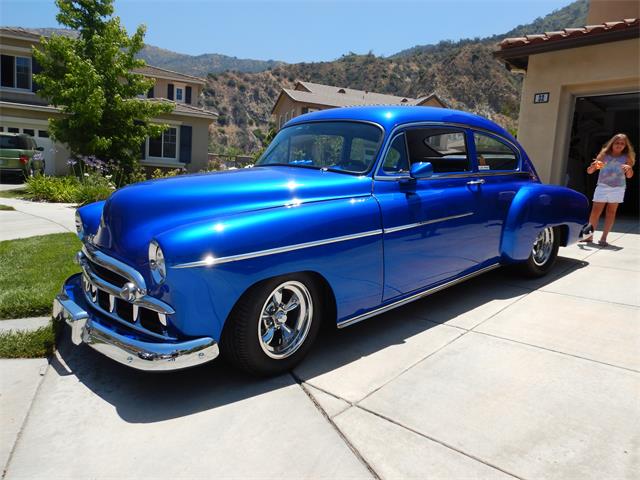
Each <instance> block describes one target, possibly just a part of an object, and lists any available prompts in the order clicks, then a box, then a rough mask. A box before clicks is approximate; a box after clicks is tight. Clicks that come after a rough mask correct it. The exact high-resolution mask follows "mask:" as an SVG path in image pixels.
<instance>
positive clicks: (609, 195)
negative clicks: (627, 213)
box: [593, 183, 625, 203]
mask: <svg viewBox="0 0 640 480" xmlns="http://www.w3.org/2000/svg"><path fill="white" fill-rule="evenodd" d="M624 189H625V187H610V186H609V185H603V184H601V183H600V184H598V186H597V187H596V191H595V192H593V201H594V202H602V203H622V202H623V201H624Z"/></svg>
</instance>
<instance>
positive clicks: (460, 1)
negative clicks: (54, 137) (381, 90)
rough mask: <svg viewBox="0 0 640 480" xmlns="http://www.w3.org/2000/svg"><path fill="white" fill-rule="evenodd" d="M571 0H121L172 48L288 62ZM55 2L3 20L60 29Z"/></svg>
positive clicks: (20, 3)
mask: <svg viewBox="0 0 640 480" xmlns="http://www.w3.org/2000/svg"><path fill="white" fill-rule="evenodd" d="M570 3H572V0H448V1H447V0H419V1H418V0H413V1H406V0H396V1H393V0H344V1H340V0H295V1H291V0H287V1H274V0H258V1H256V0H253V1H249V0H236V1H228V0H227V1H222V0H210V1H203V0H199V1H196V0H182V1H180V0H173V1H169V0H116V1H115V3H114V6H115V15H117V16H119V17H120V19H121V22H122V24H123V25H124V26H125V28H126V29H127V31H128V32H129V33H132V32H133V31H135V29H136V27H137V26H138V25H140V24H145V25H146V26H147V35H146V37H145V41H146V43H147V44H150V45H155V46H157V47H161V48H165V49H167V50H172V51H174V52H179V53H186V54H190V55H199V54H203V53H220V54H224V55H230V56H235V57H238V58H252V59H258V60H269V59H272V60H281V61H285V62H288V63H297V62H313V61H327V60H335V59H336V58H339V57H340V56H342V55H343V54H347V53H349V52H355V53H360V54H362V53H367V52H369V51H371V52H373V53H374V54H376V55H382V56H386V55H392V54H394V53H397V52H399V51H401V50H404V49H407V48H411V47H413V46H415V45H426V44H432V43H437V42H439V41H441V40H458V39H461V38H474V37H486V36H490V35H493V34H500V33H505V32H507V31H509V30H511V29H512V28H514V27H516V26H517V25H521V24H524V23H529V22H531V21H533V20H535V19H536V18H538V17H542V16H544V15H547V14H549V13H551V12H552V11H554V10H557V9H559V8H562V7H565V6H567V5H569V4H570ZM56 13H57V8H56V6H55V3H54V1H53V0H0V25H2V26H20V27H57V26H58V24H57V22H56V19H55V16H56Z"/></svg>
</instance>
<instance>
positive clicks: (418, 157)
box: [407, 127, 471, 173]
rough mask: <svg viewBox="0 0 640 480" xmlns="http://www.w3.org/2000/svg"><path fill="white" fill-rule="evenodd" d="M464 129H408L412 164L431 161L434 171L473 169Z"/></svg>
mask: <svg viewBox="0 0 640 480" xmlns="http://www.w3.org/2000/svg"><path fill="white" fill-rule="evenodd" d="M465 139H466V136H465V133H464V130H458V129H453V128H434V127H430V128H416V129H412V130H408V131H407V144H408V147H409V160H410V162H411V164H413V163H418V162H430V163H431V165H433V173H463V172H469V171H471V162H470V161H469V155H468V154H467V144H466V140H465Z"/></svg>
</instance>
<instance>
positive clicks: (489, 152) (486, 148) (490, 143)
mask: <svg viewBox="0 0 640 480" xmlns="http://www.w3.org/2000/svg"><path fill="white" fill-rule="evenodd" d="M473 141H474V142H475V145H476V157H477V159H478V170H480V171H504V170H517V169H518V163H519V162H518V153H517V151H516V150H515V149H514V148H513V147H511V146H510V145H508V144H507V143H506V142H503V141H501V140H498V139H497V138H495V137H493V136H489V135H485V134H484V133H480V132H473Z"/></svg>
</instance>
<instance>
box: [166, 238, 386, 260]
mask: <svg viewBox="0 0 640 480" xmlns="http://www.w3.org/2000/svg"><path fill="white" fill-rule="evenodd" d="M382 233H383V231H382V230H370V231H368V232H362V233H355V234H352V235H344V236H342V237H333V238H327V239H325V240H316V241H313V242H306V243H298V244H296V245H288V246H286V247H278V248H270V249H268V250H259V251H257V252H250V253H243V254H240V255H230V256H228V257H220V258H213V257H209V258H207V259H204V260H198V261H197V262H189V263H180V264H178V265H173V266H172V267H170V268H195V267H207V266H212V265H220V264H222V263H229V262H238V261H240V260H248V259H250V258H258V257H264V256H267V255H276V254H278V253H285V252H293V251H295V250H302V249H303V248H312V247H319V246H321V245H328V244H331V243H338V242H346V241H349V240H356V239H358V238H365V237H372V236H375V235H381V234H382Z"/></svg>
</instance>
